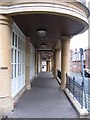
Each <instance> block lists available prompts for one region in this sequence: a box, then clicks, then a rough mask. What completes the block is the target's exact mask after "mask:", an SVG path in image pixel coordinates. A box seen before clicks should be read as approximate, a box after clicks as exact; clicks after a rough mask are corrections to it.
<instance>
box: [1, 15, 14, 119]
mask: <svg viewBox="0 0 90 120" xmlns="http://www.w3.org/2000/svg"><path fill="white" fill-rule="evenodd" d="M11 26H12V19H11V18H10V17H7V16H4V15H0V117H4V116H6V115H7V113H8V112H10V111H11V110H12V109H13V100H12V97H11V74H12V72H11V71H12V70H11V55H12V54H11V50H12V47H11V36H12V31H11V30H12V28H11Z"/></svg>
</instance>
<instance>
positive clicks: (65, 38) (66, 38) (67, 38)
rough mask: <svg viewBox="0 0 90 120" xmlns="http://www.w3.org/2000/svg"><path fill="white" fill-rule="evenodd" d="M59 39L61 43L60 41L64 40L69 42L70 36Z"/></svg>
mask: <svg viewBox="0 0 90 120" xmlns="http://www.w3.org/2000/svg"><path fill="white" fill-rule="evenodd" d="M60 38H61V42H62V40H64V41H66V40H69V41H70V39H71V37H70V36H61V37H60Z"/></svg>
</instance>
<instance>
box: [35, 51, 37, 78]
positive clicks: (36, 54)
mask: <svg viewBox="0 0 90 120" xmlns="http://www.w3.org/2000/svg"><path fill="white" fill-rule="evenodd" d="M37 74H38V53H37V50H35V75H36V76H37Z"/></svg>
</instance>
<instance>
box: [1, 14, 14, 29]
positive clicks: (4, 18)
mask: <svg viewBox="0 0 90 120" xmlns="http://www.w3.org/2000/svg"><path fill="white" fill-rule="evenodd" d="M12 23H13V19H12V17H10V16H6V15H0V24H2V25H8V26H9V27H11V26H12Z"/></svg>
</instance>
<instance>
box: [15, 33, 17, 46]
mask: <svg viewBox="0 0 90 120" xmlns="http://www.w3.org/2000/svg"><path fill="white" fill-rule="evenodd" d="M15 47H17V35H15Z"/></svg>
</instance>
